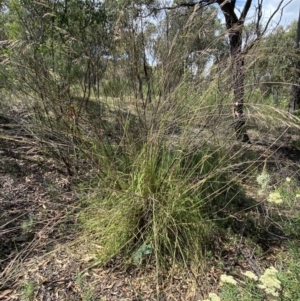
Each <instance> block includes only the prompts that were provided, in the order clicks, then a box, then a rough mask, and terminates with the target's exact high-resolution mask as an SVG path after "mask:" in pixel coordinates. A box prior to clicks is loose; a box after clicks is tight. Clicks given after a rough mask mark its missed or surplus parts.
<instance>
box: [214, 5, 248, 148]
mask: <svg viewBox="0 0 300 301" xmlns="http://www.w3.org/2000/svg"><path fill="white" fill-rule="evenodd" d="M217 2H218V4H219V6H220V8H221V10H222V12H223V14H224V16H225V21H226V27H227V30H228V37H229V44H230V55H231V62H232V70H233V74H232V81H233V93H234V99H233V113H234V117H235V118H236V123H235V132H236V136H237V139H238V140H241V141H242V142H247V143H248V142H250V139H249V136H248V134H247V133H246V130H245V123H246V121H245V115H244V95H245V87H244V81H245V71H244V62H245V59H244V56H243V53H242V33H243V26H244V21H245V18H246V15H247V13H248V11H249V8H250V6H251V2H252V0H247V1H246V3H245V6H244V9H243V11H242V13H241V15H240V17H239V18H238V17H237V16H236V14H235V12H234V8H235V1H231V2H228V1H227V2H226V1H224V0H218V1H217Z"/></svg>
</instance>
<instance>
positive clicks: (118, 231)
mask: <svg viewBox="0 0 300 301" xmlns="http://www.w3.org/2000/svg"><path fill="white" fill-rule="evenodd" d="M223 160H224V157H223V156H222V154H221V153H220V152H219V151H216V152H212V151H211V149H210V148H209V147H208V146H206V145H202V147H201V149H200V150H190V151H188V150H171V149H168V148H167V147H164V146H162V145H157V146H156V145H149V144H147V145H145V146H144V147H143V148H142V149H141V151H140V152H139V153H137V155H136V157H134V158H132V159H131V162H130V163H128V166H126V168H124V167H123V168H122V172H121V173H119V172H118V171H116V173H115V174H114V175H115V177H117V178H116V179H115V182H117V181H118V183H119V185H118V187H119V188H117V189H115V190H113V191H110V190H108V192H107V193H106V196H105V197H104V198H103V197H101V196H100V195H102V189H101V188H99V189H100V190H99V192H94V193H93V194H92V195H91V196H89V197H88V199H89V203H90V204H89V205H88V208H87V209H86V210H85V212H84V213H83V214H82V215H81V221H82V225H83V227H84V229H85V233H86V235H88V237H89V236H90V235H91V234H92V233H94V234H93V235H92V237H94V236H96V237H97V239H96V240H98V242H97V244H98V245H101V246H102V249H101V251H100V252H98V253H99V256H100V258H101V260H105V259H106V258H109V257H110V256H113V255H114V254H116V253H118V252H120V251H123V252H125V253H126V252H128V254H129V255H130V256H131V254H133V258H134V263H137V262H138V261H140V260H141V259H142V258H143V256H144V255H146V254H150V253H151V254H154V255H155V256H156V259H157V260H159V262H160V263H163V262H165V261H166V258H170V259H171V260H179V259H180V260H184V261H186V262H188V261H190V260H197V259H199V257H201V250H204V249H205V248H206V247H207V245H208V244H210V243H211V242H212V240H213V236H214V234H213V229H215V227H216V226H215V225H214V223H213V222H211V221H209V220H210V218H211V217H212V215H213V214H214V212H215V211H217V210H218V208H220V207H222V206H223V205H224V204H225V203H228V202H230V201H233V198H234V194H235V193H236V191H234V189H233V188H232V187H233V183H232V182H231V181H229V180H228V178H227V175H226V171H224V170H219V166H220V164H221V162H222V161H223ZM110 170H111V168H110ZM124 171H126V173H124ZM107 172H109V171H107ZM150 246H151V247H150ZM152 248H153V249H154V251H153V252H152Z"/></svg>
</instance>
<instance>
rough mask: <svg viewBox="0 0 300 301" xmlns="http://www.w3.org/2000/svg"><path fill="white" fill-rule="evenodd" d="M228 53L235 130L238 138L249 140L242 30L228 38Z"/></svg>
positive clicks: (243, 140) (244, 140)
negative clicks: (246, 128)
mask: <svg viewBox="0 0 300 301" xmlns="http://www.w3.org/2000/svg"><path fill="white" fill-rule="evenodd" d="M229 39H230V53H231V58H232V69H233V94H234V98H233V113H234V117H235V118H236V123H235V132H236V136H237V139H238V140H241V141H242V142H249V141H250V139H249V136H248V135H247V133H246V130H245V123H246V121H245V116H244V95H245V86H244V81H245V72H244V57H243V55H242V31H241V29H239V30H238V31H237V32H235V33H234V34H233V36H231V37H230V38H229Z"/></svg>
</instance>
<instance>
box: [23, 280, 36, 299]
mask: <svg viewBox="0 0 300 301" xmlns="http://www.w3.org/2000/svg"><path fill="white" fill-rule="evenodd" d="M34 290H35V284H34V283H33V282H26V283H25V284H24V285H23V288H22V295H23V300H24V301H32V300H33V299H34Z"/></svg>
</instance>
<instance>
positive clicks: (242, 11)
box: [161, 0, 284, 142]
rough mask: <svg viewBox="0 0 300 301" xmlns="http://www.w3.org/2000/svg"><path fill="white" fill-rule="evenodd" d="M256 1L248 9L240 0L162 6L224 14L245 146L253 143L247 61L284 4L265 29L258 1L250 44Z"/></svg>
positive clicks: (236, 109) (240, 134)
mask: <svg viewBox="0 0 300 301" xmlns="http://www.w3.org/2000/svg"><path fill="white" fill-rule="evenodd" d="M252 2H253V1H252V0H245V2H244V6H243V7H242V8H241V7H237V6H236V0H231V1H224V0H199V1H189V2H186V1H180V2H179V1H178V2H177V1H175V3H174V4H173V5H172V6H162V7H161V9H166V10H173V9H181V8H182V7H193V8H194V11H195V10H196V11H201V10H202V9H204V8H205V7H207V6H211V5H218V6H219V8H220V10H221V11H222V13H223V16H224V19H225V24H226V28H227V36H228V41H229V53H230V57H231V65H232V87H233V94H234V98H233V113H234V116H235V118H236V122H235V130H236V135H237V138H238V139H240V140H242V141H243V142H249V136H248V135H247V133H246V130H245V127H244V125H245V116H244V94H245V86H244V80H245V70H244V65H245V57H246V54H247V53H248V52H249V50H250V49H251V48H253V46H254V45H255V44H256V43H257V42H258V41H260V40H261V38H262V37H263V35H264V34H265V33H266V31H267V29H268V26H269V24H270V21H271V19H272V18H273V16H274V15H275V13H276V12H278V11H279V10H280V8H281V6H282V4H283V2H284V0H281V1H280V2H279V4H278V6H277V8H276V9H275V11H274V12H273V13H272V15H271V17H270V18H269V19H268V20H267V22H266V23H265V24H264V25H263V26H262V25H261V23H262V22H261V21H262V12H263V0H258V1H257V7H256V19H255V28H256V32H255V37H254V38H253V39H252V40H251V41H250V42H248V43H246V44H245V43H244V42H245V40H243V31H244V25H245V21H246V17H247V15H248V12H249V9H250V7H251V5H252Z"/></svg>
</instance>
